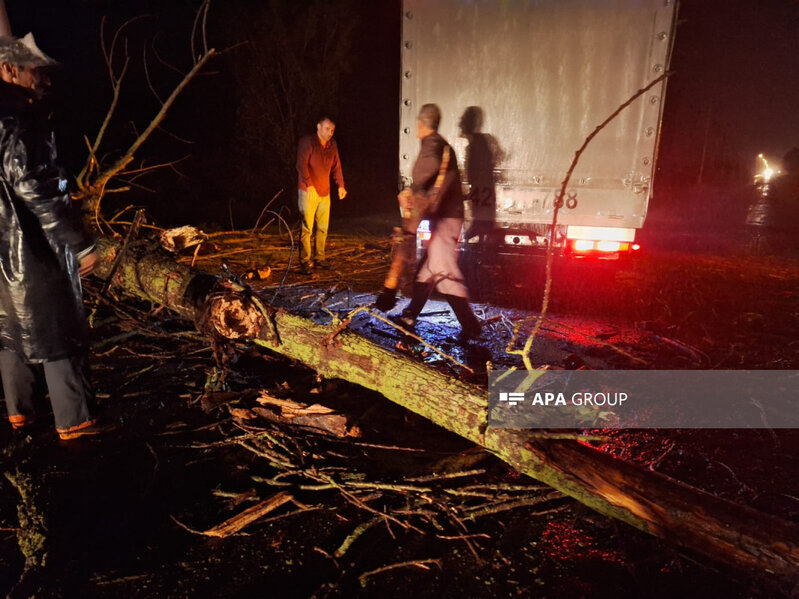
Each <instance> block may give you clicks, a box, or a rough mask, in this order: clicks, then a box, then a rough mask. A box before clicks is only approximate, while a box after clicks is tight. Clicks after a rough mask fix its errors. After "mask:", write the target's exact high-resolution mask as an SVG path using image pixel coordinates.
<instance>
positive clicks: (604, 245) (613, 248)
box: [596, 241, 621, 252]
mask: <svg viewBox="0 0 799 599" xmlns="http://www.w3.org/2000/svg"><path fill="white" fill-rule="evenodd" d="M596 248H597V249H598V250H599V251H600V252H618V251H619V250H620V249H621V244H620V243H619V242H618V241H598V242H597V244H596Z"/></svg>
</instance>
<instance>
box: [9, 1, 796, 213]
mask: <svg viewBox="0 0 799 599" xmlns="http://www.w3.org/2000/svg"><path fill="white" fill-rule="evenodd" d="M302 1H304V0H300V2H299V4H300V5H301V4H302ZM197 4H198V3H197V2H196V1H193V0H173V1H171V2H155V1H149V0H116V1H113V2H112V1H111V0H79V1H70V2H67V1H63V0H60V1H59V0H47V1H45V0H42V1H32V0H7V6H8V12H9V16H10V19H11V23H12V28H13V30H14V32H15V33H16V34H18V35H22V34H24V33H26V32H27V31H33V32H34V34H35V35H36V37H37V40H38V41H39V45H40V46H41V47H42V48H43V49H44V51H45V52H47V53H49V54H50V55H52V56H53V57H55V58H57V59H58V60H60V61H61V62H62V63H63V65H64V66H63V69H62V76H61V77H60V79H59V86H60V89H59V90H58V93H57V94H56V97H57V98H58V108H57V113H58V114H59V116H60V119H59V123H60V125H61V126H60V129H61V131H60V141H61V148H62V155H63V160H64V162H65V163H66V164H67V165H68V166H69V167H70V168H72V169H75V168H78V167H79V166H80V164H81V162H82V161H83V159H84V157H85V151H83V148H84V147H85V145H84V142H83V140H82V135H83V134H84V133H85V134H89V135H90V136H91V135H92V134H93V132H94V131H95V130H96V128H97V127H98V125H99V122H100V121H101V118H102V113H103V110H104V107H105V106H107V103H108V101H109V98H110V92H111V89H110V84H109V83H108V80H107V75H106V74H105V65H104V63H103V59H102V55H101V52H100V44H99V23H100V18H101V17H102V16H103V15H107V19H108V24H109V31H110V30H112V28H113V27H115V26H118V25H119V24H121V23H122V22H124V21H125V20H126V19H127V18H129V17H131V16H134V15H136V14H143V13H147V14H150V15H151V17H150V18H148V19H145V20H143V21H142V22H141V24H140V25H137V26H136V27H134V28H131V33H130V37H131V49H132V51H131V55H132V59H133V60H134V61H136V60H139V62H140V57H141V40H140V38H141V39H145V38H147V39H150V40H152V39H153V36H155V35H156V34H158V32H161V33H160V34H159V35H158V36H157V37H156V46H157V47H158V49H159V51H160V52H161V53H162V55H163V56H164V57H165V58H167V59H168V60H169V62H173V63H174V64H176V65H179V66H181V68H187V66H188V42H187V39H188V32H189V30H190V27H191V15H192V10H193V9H194V8H195V7H196V5H197ZM234 4H236V5H237V6H239V8H240V11H242V12H240V14H245V15H246V14H247V10H248V8H247V7H253V8H252V14H253V15H258V14H259V13H258V11H257V10H256V8H255V7H257V6H258V5H259V4H262V3H258V2H247V1H246V0H239V1H237V2H235V3H234ZM327 4H328V6H332V7H333V8H335V7H336V6H337V5H339V4H340V5H341V7H342V10H341V11H340V14H341V17H340V18H342V19H348V21H349V22H351V25H352V27H354V33H353V36H352V46H351V52H350V57H351V61H350V64H349V70H347V71H346V72H343V73H342V74H341V77H340V81H339V89H340V92H339V94H338V105H337V106H336V111H337V116H338V130H337V133H336V137H337V139H338V140H339V146H340V149H341V152H342V160H343V163H344V167H345V174H346V175H347V178H348V188H349V191H350V195H351V197H350V198H349V201H348V202H344V203H342V204H341V205H339V206H336V209H337V210H338V212H339V214H341V215H344V214H362V213H363V211H364V210H365V209H368V210H370V211H374V210H386V211H390V210H393V209H394V206H395V204H394V202H395V200H394V194H395V193H396V187H397V164H396V162H397V160H396V159H397V150H396V147H397V133H398V128H399V124H398V97H399V72H400V68H399V43H400V12H399V1H398V0H382V1H377V0H375V1H373V2H359V3H347V2H344V1H343V0H342V1H341V2H335V1H333V2H329V3H327ZM230 6H232V4H230V3H228V2H221V1H218V2H216V3H214V4H212V9H211V14H210V17H209V37H210V42H211V45H213V46H214V47H217V48H225V47H230V46H234V45H236V44H238V43H240V42H243V41H247V40H246V36H247V33H246V32H247V31H248V30H251V28H250V29H248V28H247V27H245V26H243V25H242V26H241V27H237V25H236V21H235V18H234V15H233V13H232V12H231V11H229V10H228V8H229V7H230ZM345 7H349V8H348V10H350V12H348V11H347V10H344V8H345ZM353 10H354V14H353V12H352V11H353ZM332 14H333V15H337V14H339V13H338V12H337V11H335V10H334V11H332ZM332 18H333V19H335V18H336V17H335V16H334V17H332ZM679 21H680V22H679V25H678V29H677V33H676V38H675V39H676V41H675V47H674V54H673V59H672V65H671V66H672V70H673V71H674V75H673V76H672V78H671V80H670V81H669V84H668V88H667V93H666V105H665V115H664V121H663V125H662V138H661V148H660V157H659V164H658V173H657V176H656V179H655V188H656V189H657V188H658V186H660V187H661V188H666V189H672V188H674V187H675V186H676V187H679V186H691V185H695V184H697V183H698V182H701V183H703V184H708V183H710V184H714V185H717V186H725V185H744V184H745V182H746V181H749V180H750V178H751V175H752V174H754V169H755V168H756V161H755V156H756V154H757V153H758V152H763V153H765V154H766V155H767V156H768V157H769V158H770V159H774V160H778V159H779V158H780V157H781V156H782V155H783V154H784V153H785V152H786V151H787V150H789V149H790V148H791V147H792V146H799V109H797V107H799V63H797V60H796V57H797V56H799V35H797V29H798V26H799V2H796V1H795V0H758V1H757V2H755V1H743V0H684V1H683V2H681V3H680V8H679ZM296 26H297V27H302V26H303V24H302V22H301V16H297V23H296ZM148 36H149V37H148ZM137 44H138V45H137ZM248 51H249V50H248V46H246V45H245V46H238V47H236V48H234V49H233V50H230V51H229V52H227V53H225V54H224V55H223V56H221V57H220V58H219V59H217V60H216V62H214V63H212V64H211V65H210V67H209V69H208V71H209V74H207V75H205V76H204V77H203V78H202V79H200V80H198V81H196V82H195V83H193V84H192V86H191V88H190V89H189V90H188V91H187V93H186V94H185V96H184V97H183V98H182V99H181V101H180V102H179V103H178V105H177V106H176V107H175V109H174V111H173V113H172V115H170V117H169V118H168V120H167V122H166V124H165V128H166V129H167V130H169V134H158V135H156V137H154V138H153V140H152V141H151V142H150V143H149V144H147V145H146V146H144V148H142V150H141V152H140V154H139V157H140V158H148V159H149V161H150V162H151V161H152V160H170V159H176V158H180V157H182V156H184V155H187V154H190V155H191V158H189V159H188V160H186V161H185V162H183V163H181V166H180V170H181V171H182V173H183V175H185V177H181V176H179V175H176V174H174V173H169V175H168V176H167V174H166V173H162V174H160V175H154V176H153V178H152V179H151V180H150V181H149V182H148V181H142V185H144V186H145V187H149V188H150V189H153V190H155V192H156V193H152V192H146V191H143V190H137V191H135V192H132V194H131V195H130V197H129V198H126V199H125V200H121V201H124V202H128V203H130V202H132V201H135V202H141V203H145V204H147V205H148V206H149V207H150V208H151V212H153V213H154V214H155V215H156V216H157V217H158V218H159V219H163V220H165V221H171V222H173V223H178V222H186V221H206V220H214V221H223V223H224V224H227V221H228V212H229V211H228V204H229V203H230V205H231V209H232V210H233V212H235V215H236V216H237V217H238V218H240V220H241V222H239V223H237V224H239V225H242V226H247V225H248V219H250V218H254V216H253V215H257V213H258V211H259V210H260V207H261V205H262V204H263V202H264V201H265V200H266V199H268V198H269V197H271V196H272V195H273V194H274V193H275V192H276V191H278V190H279V189H280V188H281V187H283V188H285V189H284V193H285V195H286V196H290V197H293V190H291V189H288V186H289V185H290V184H291V183H290V182H291V180H292V179H293V173H291V172H285V171H286V169H283V170H282V171H280V169H278V168H277V166H276V161H275V159H274V156H270V155H269V153H268V150H267V144H266V143H264V150H263V155H261V150H260V149H259V147H258V146H257V145H254V146H252V147H249V148H247V156H246V158H242V157H241V151H240V150H241V148H240V146H241V144H238V146H239V152H238V153H237V152H236V151H233V150H232V149H231V148H233V147H234V146H236V145H237V134H236V131H240V130H241V129H240V128H237V127H240V125H241V124H240V123H239V122H238V121H237V118H240V114H241V107H240V102H239V100H238V99H239V98H240V96H241V93H242V90H241V85H240V83H237V81H241V80H236V79H235V77H234V72H239V71H236V68H234V63H235V62H236V61H245V63H246V61H248V60H249V59H250V58H249V57H248ZM150 59H151V60H153V59H152V55H150ZM245 63H242V62H239V63H238V64H239V65H241V64H245ZM153 65H154V66H153V69H152V72H151V76H152V78H153V81H154V83H155V87H156V88H158V89H159V90H166V89H168V87H169V85H170V83H174V81H175V77H174V74H170V73H169V72H168V70H165V69H160V70H158V69H156V68H155V67H156V66H159V65H157V63H153ZM136 70H137V69H136V68H134V69H133V71H136ZM138 71H139V72H138V74H136V73H135V72H134V73H132V76H131V85H130V87H129V88H128V91H129V96H128V100H127V101H126V104H125V106H124V111H123V113H124V116H123V120H122V122H121V123H120V124H119V125H118V127H117V128H116V129H115V132H114V133H113V135H112V136H111V138H110V141H112V142H114V143H115V144H117V147H120V148H121V147H123V146H124V145H125V140H126V139H130V137H129V136H130V135H131V132H132V131H133V130H134V129H135V128H136V127H138V128H140V127H141V126H142V125H143V124H144V123H145V119H144V118H143V117H144V116H146V114H149V112H151V111H152V109H153V108H154V107H156V108H157V103H156V102H155V101H154V100H153V98H152V97H151V95H150V94H149V92H148V91H147V88H146V83H142V81H143V80H142V79H141V69H140V68H139V69H138ZM254 76H255V75H254V74H251V75H250V77H254ZM137 113H138V114H137ZM237 115H239V116H237ZM313 119H314V115H307V119H302V118H299V117H298V123H297V125H296V127H297V129H298V130H297V131H296V132H297V133H305V132H310V131H311V130H312V125H313ZM129 121H135V122H136V123H137V124H136V125H135V126H134V125H132V124H130V122H129ZM304 123H307V124H304ZM268 136H269V131H268V129H264V130H263V134H262V137H263V138H266V137H268ZM178 137H180V138H187V139H190V140H191V141H192V142H193V143H192V144H189V145H187V144H183V143H182V142H179V141H178V140H177V139H176V138H178ZM112 149H113V148H112ZM703 152H704V154H705V161H704V167H703V168H704V173H703V176H702V177H701V181H700V180H699V179H698V177H697V175H698V173H699V169H700V163H701V162H702V158H701V157H702V153H703ZM231 162H234V163H235V164H231ZM245 163H246V169H245V168H244V166H245ZM164 196H167V197H168V201H166V200H165V197H164ZM156 198H157V199H156ZM198 199H199V200H200V201H199V202H198ZM655 200H659V198H657V194H656V198H655ZM660 201H662V200H660ZM165 203H166V204H168V205H169V207H170V209H165Z"/></svg>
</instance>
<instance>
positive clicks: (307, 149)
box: [297, 137, 313, 190]
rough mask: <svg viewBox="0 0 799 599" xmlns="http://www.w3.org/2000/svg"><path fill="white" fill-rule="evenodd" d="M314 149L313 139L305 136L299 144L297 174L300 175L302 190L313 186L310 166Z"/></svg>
mask: <svg viewBox="0 0 799 599" xmlns="http://www.w3.org/2000/svg"><path fill="white" fill-rule="evenodd" d="M312 149H313V146H312V145H311V140H310V139H309V138H307V137H303V138H302V139H301V140H300V143H299V145H298V146H297V174H298V175H299V186H300V189H302V190H307V189H308V188H309V187H312V185H311V170H310V168H309V166H308V165H309V164H310V162H311V151H312Z"/></svg>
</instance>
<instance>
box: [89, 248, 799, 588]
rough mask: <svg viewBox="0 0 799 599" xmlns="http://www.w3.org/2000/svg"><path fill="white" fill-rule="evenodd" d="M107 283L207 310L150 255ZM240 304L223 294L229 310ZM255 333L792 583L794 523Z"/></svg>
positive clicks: (687, 542) (307, 334)
mask: <svg viewBox="0 0 799 599" xmlns="http://www.w3.org/2000/svg"><path fill="white" fill-rule="evenodd" d="M98 247H99V252H100V255H101V264H100V267H99V268H98V269H97V271H96V272H97V274H98V275H99V276H101V277H102V273H103V272H104V269H105V272H107V271H108V270H109V265H110V264H111V263H112V262H113V256H114V252H115V249H114V244H113V242H109V241H107V240H106V241H103V242H102V243H100V244H99V245H98ZM114 279H115V281H114V283H115V284H117V285H119V286H120V287H121V288H123V289H124V290H125V291H127V292H128V293H131V294H133V295H135V296H138V297H140V298H144V299H147V300H150V301H153V302H158V303H163V304H165V305H166V306H167V307H168V308H170V309H172V310H174V311H175V312H177V313H178V314H181V315H184V316H186V317H188V318H190V319H196V318H197V314H198V312H200V311H202V310H206V309H207V303H208V301H210V299H211V298H209V297H208V295H209V292H210V290H211V289H212V287H213V284H211V285H209V281H211V282H214V281H215V279H214V277H211V276H210V275H207V274H204V273H200V272H198V271H196V270H193V269H190V268H188V267H185V266H181V265H179V264H177V263H175V262H174V260H172V259H171V258H170V257H169V256H166V255H165V254H162V253H159V252H153V253H151V254H144V255H138V256H137V255H136V254H134V253H131V252H127V253H126V254H125V256H124V258H123V260H122V261H121V266H120V268H119V271H118V273H117V275H116V276H115V277H114ZM203 290H205V295H203ZM247 296H248V294H242V295H237V294H235V293H232V292H231V293H230V298H231V300H232V298H236V297H245V298H246V297H247ZM217 297H218V295H217ZM255 309H259V310H260V312H261V313H262V314H263V313H264V310H263V309H260V308H259V307H258V306H257V305H256V304H254V303H253V302H250V303H249V304H248V307H247V310H255ZM237 318H239V316H237ZM247 318H248V319H249V317H247ZM222 320H223V321H224V319H222ZM264 327H265V328H267V329H268V330H266V331H260V332H258V333H257V334H256V335H255V336H254V337H253V341H255V342H256V343H258V344H260V345H262V346H264V347H266V348H268V349H270V350H272V351H274V352H277V353H280V354H282V355H284V356H286V357H289V358H291V359H293V360H296V361H297V362H300V363H302V364H305V365H306V366H308V367H309V368H312V369H314V370H316V371H317V372H318V373H319V374H320V375H321V376H323V377H325V378H339V379H343V380H347V381H349V382H351V383H355V384H357V385H361V386H363V387H366V388H368V389H373V390H375V391H378V392H379V393H381V394H383V395H384V396H385V397H386V398H388V399H390V400H391V401H393V402H395V403H397V404H399V405H401V406H403V407H405V408H407V409H409V410H411V411H413V412H415V413H417V414H420V415H421V416H424V417H425V418H428V419H429V420H431V421H432V422H434V423H436V424H438V425H440V426H442V427H444V428H446V429H448V430H450V431H452V432H454V433H456V434H458V435H461V436H462V437H464V438H466V439H468V440H470V441H472V442H474V443H476V444H479V445H482V446H483V447H485V448H486V449H488V450H489V451H491V452H492V453H493V454H494V455H496V456H498V457H499V458H501V459H503V460H504V461H506V462H507V463H508V464H510V465H511V466H512V467H513V468H515V469H516V470H518V471H519V472H522V473H524V474H527V475H529V476H532V477H533V478H536V479H538V480H540V481H542V482H544V483H546V484H548V485H550V486H552V487H554V488H555V489H558V490H559V491H562V492H563V493H565V494H567V495H570V496H571V497H573V498H575V499H577V500H578V501H581V502H582V503H584V504H586V505H587V506H589V507H591V508H593V509H595V510H596V511H598V512H600V513H602V514H605V515H607V516H611V517H614V518H618V519H619V520H622V521H624V522H627V523H628V524H631V525H632V526H635V527H636V528H638V529H640V530H643V531H645V532H648V533H651V534H653V535H657V536H659V537H662V538H664V539H667V540H669V541H671V542H673V543H675V544H676V545H678V546H680V547H684V548H687V549H689V550H691V551H693V552H696V553H699V554H702V555H705V556H708V557H710V558H711V559H714V560H716V561H719V562H722V563H727V564H731V565H733V566H736V567H740V568H746V569H752V570H756V571H759V572H770V573H773V574H776V575H777V576H779V577H781V578H783V579H786V580H793V581H794V582H795V579H796V573H797V572H799V526H797V525H796V524H794V523H791V522H787V521H783V520H780V519H779V518H775V517H772V516H769V515H766V514H763V513H761V512H757V511H755V510H752V509H750V508H747V507H744V506H741V505H738V504H735V503H733V502H730V501H726V500H723V499H719V498H717V497H714V496H712V495H709V494H708V493H705V492H703V491H701V490H698V489H696V488H693V487H690V486H688V485H685V484H682V483H680V482H678V481H675V480H672V479H670V478H668V477H666V476H663V475H661V474H658V473H655V472H650V471H646V470H643V469H641V468H639V467H637V466H635V465H632V464H629V463H627V462H623V461H621V460H618V459H615V458H613V457H612V456H608V455H607V454H603V453H602V452H599V451H597V450H595V449H593V448H591V447H588V446H585V445H582V444H580V443H579V442H577V441H573V440H544V439H539V440H536V441H535V442H530V434H529V432H526V431H514V430H507V429H486V421H487V414H488V405H487V392H486V390H485V389H483V388H480V387H477V386H475V385H471V384H468V383H466V382H464V381H462V380H460V379H458V378H457V377H455V376H452V375H447V374H445V373H442V372H439V371H437V370H434V369H432V368H429V367H427V366H426V365H424V364H422V363H420V362H417V361H415V360H414V359H412V358H410V357H408V356H406V355H403V354H401V353H397V352H395V351H392V350H390V349H387V348H385V347H382V346H379V345H377V344H376V343H374V342H372V341H370V340H368V339H365V338H363V337H361V336H359V335H357V334H356V333H354V332H352V331H349V330H347V329H344V330H342V331H337V329H336V328H335V327H333V326H327V325H321V324H317V323H314V322H313V321H311V320H309V319H306V318H303V317H301V316H297V315H294V314H290V313H288V312H285V311H277V312H276V313H274V314H270V316H269V317H267V318H265V319H264ZM243 328H246V327H243ZM334 333H335V335H334ZM260 409H263V408H260Z"/></svg>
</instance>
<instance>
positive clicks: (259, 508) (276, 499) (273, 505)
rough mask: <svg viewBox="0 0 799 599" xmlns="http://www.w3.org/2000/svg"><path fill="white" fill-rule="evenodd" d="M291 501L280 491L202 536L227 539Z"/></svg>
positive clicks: (204, 532)
mask: <svg viewBox="0 0 799 599" xmlns="http://www.w3.org/2000/svg"><path fill="white" fill-rule="evenodd" d="M292 499H293V498H292V496H291V495H289V494H288V493H286V492H285V491H281V492H280V493H276V494H274V495H272V497H270V498H269V499H265V500H263V501H262V502H261V503H258V504H256V505H254V506H252V507H248V508H247V509H246V510H244V511H243V512H241V513H240V514H236V515H235V516H233V517H232V518H228V519H227V520H225V521H224V522H222V523H221V524H217V525H216V526H214V527H213V528H209V529H208V530H206V531H203V534H204V535H207V536H209V537H229V536H230V535H232V534H236V533H237V532H239V531H240V530H242V529H243V528H245V527H247V526H249V525H250V524H252V523H253V522H255V521H256V520H258V519H259V518H263V517H264V516H265V515H266V514H268V513H269V512H271V511H274V510H276V509H277V508H279V507H280V506H281V505H283V504H284V503H288V502H289V501H291V500H292Z"/></svg>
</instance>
